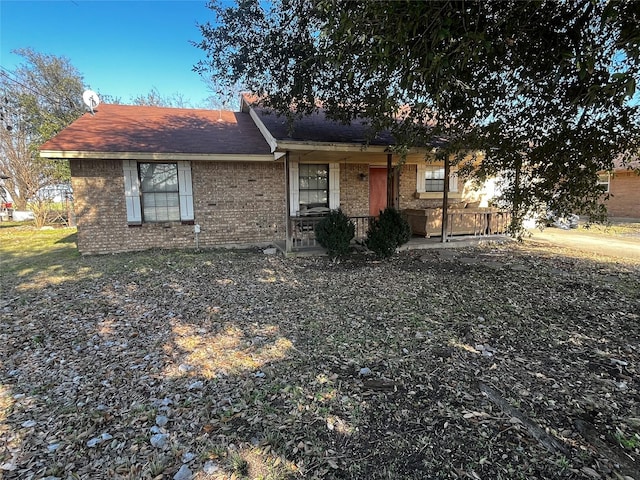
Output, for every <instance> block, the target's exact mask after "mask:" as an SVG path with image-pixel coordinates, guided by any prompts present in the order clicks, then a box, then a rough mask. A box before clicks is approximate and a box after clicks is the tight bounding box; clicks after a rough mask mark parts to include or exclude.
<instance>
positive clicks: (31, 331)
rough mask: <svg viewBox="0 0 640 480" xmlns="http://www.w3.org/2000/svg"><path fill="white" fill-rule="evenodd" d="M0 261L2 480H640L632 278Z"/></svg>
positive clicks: (478, 267) (580, 268)
mask: <svg viewBox="0 0 640 480" xmlns="http://www.w3.org/2000/svg"><path fill="white" fill-rule="evenodd" d="M60 245H63V247H60V248H64V243H62V244H60ZM25 248H26V247H25ZM7 251H8V250H7ZM3 262H4V263H3V270H5V272H11V276H10V277H11V278H9V281H7V277H8V275H4V274H3V277H4V278H3V279H2V282H3V286H2V297H1V298H0V315H1V320H0V478H4V479H14V478H15V479H32V478H33V479H36V478H38V479H39V478H49V479H54V478H60V479H71V478H81V479H107V478H109V479H111V478H122V479H124V478H129V479H153V478H156V479H160V478H164V479H174V478H175V479H189V478H193V479H206V478H212V479H222V478H251V479H253V478H262V479H296V478H305V479H311V478H329V479H332V478H335V479H364V478H367V479H382V478H391V479H424V478H433V479H464V478H470V479H478V478H481V479H517V478H523V479H556V478H567V479H578V478H589V479H595V478H603V479H604V478H612V479H618V478H635V479H636V480H638V479H640V475H637V472H638V471H640V467H639V466H640V411H639V410H638V408H639V405H640V396H639V389H640V379H639V377H638V374H639V373H640V366H639V365H640V264H637V263H635V264H634V263H631V262H627V263H624V262H620V261H617V262H616V261H613V260H611V259H598V258H595V257H591V258H588V257H578V256H575V255H574V254H573V253H572V252H571V251H568V250H559V249H555V250H554V249H549V248H546V249H545V248H543V247H540V246H535V245H530V244H526V243H525V244H524V245H519V244H516V243H509V244H489V245H484V246H478V247H477V248H464V249H456V250H452V249H442V250H424V251H412V252H405V253H402V254H399V255H397V256H396V257H394V258H393V259H391V260H390V261H385V262H376V261H374V259H373V258H371V257H368V256H357V257H353V258H351V259H348V260H345V261H343V262H341V263H332V262H331V261H330V260H329V259H327V258H326V257H312V258H282V257H280V256H267V255H263V254H262V253H261V252H258V251H255V252H238V251H205V252H201V253H195V252H164V251H162V252H161V251H153V252H145V253H136V254H123V255H113V256H100V257H87V258H80V257H77V256H75V255H67V254H64V253H63V252H62V251H59V252H58V253H57V254H55V255H48V256H43V257H42V258H41V261H40V268H38V269H33V268H29V267H28V265H26V264H24V258H23V256H22V255H21V254H18V253H16V252H10V253H9V254H7V256H6V257H5V259H4V260H3Z"/></svg>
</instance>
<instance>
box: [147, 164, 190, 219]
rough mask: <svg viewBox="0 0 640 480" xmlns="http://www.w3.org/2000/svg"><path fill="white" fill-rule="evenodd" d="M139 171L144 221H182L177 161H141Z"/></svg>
mask: <svg viewBox="0 0 640 480" xmlns="http://www.w3.org/2000/svg"><path fill="white" fill-rule="evenodd" d="M138 172H139V175H140V188H141V193H142V217H143V219H144V221H145V222H176V221H180V194H179V191H178V165H177V164H176V163H139V164H138Z"/></svg>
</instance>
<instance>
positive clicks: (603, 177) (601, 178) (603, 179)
mask: <svg viewBox="0 0 640 480" xmlns="http://www.w3.org/2000/svg"><path fill="white" fill-rule="evenodd" d="M610 180H611V175H610V174H609V173H602V174H600V175H598V185H603V186H604V191H605V193H609V182H610Z"/></svg>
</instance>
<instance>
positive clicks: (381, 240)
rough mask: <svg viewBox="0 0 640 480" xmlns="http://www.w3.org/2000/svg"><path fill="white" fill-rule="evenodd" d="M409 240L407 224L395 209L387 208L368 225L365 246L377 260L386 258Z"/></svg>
mask: <svg viewBox="0 0 640 480" xmlns="http://www.w3.org/2000/svg"><path fill="white" fill-rule="evenodd" d="M410 238H411V227H410V226H409V222H407V220H406V219H405V218H404V217H403V216H402V215H401V214H400V212H399V211H398V210H396V209H395V208H387V209H385V210H384V211H383V212H381V213H380V216H379V217H378V218H376V219H373V220H372V221H371V223H370V224H369V231H368V232H367V239H366V241H365V244H366V245H367V248H368V249H369V250H371V251H373V252H374V253H375V254H376V255H377V256H378V257H379V258H388V257H390V256H391V255H393V254H394V253H395V251H396V248H398V247H399V246H400V245H404V244H405V243H407V242H408V241H409V239H410Z"/></svg>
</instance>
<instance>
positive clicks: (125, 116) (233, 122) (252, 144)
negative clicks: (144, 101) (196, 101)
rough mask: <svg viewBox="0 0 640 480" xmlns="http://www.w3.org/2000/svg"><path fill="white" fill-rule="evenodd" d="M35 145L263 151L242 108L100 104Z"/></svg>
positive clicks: (263, 144) (263, 143)
mask: <svg viewBox="0 0 640 480" xmlns="http://www.w3.org/2000/svg"><path fill="white" fill-rule="evenodd" d="M40 149H41V150H45V151H83V152H136V153H185V154H236V155H237V154H240V155H242V154H245V155H269V154H270V148H269V145H268V144H267V142H266V141H265V139H264V137H263V136H262V134H261V133H260V131H259V130H258V128H257V127H256V125H255V123H254V122H253V120H252V119H251V117H250V115H249V114H247V113H242V112H230V111H217V110H197V109H184V108H165V107H147V106H134V105H111V104H101V105H100V106H99V107H98V108H97V109H95V115H92V114H90V113H86V114H84V115H83V116H82V117H80V118H79V119H78V120H76V121H75V122H74V123H72V124H71V125H69V126H68V127H67V128H65V129H64V130H62V132H60V133H59V134H58V135H56V136H55V137H54V138H52V139H51V140H49V141H47V142H46V143H45V144H44V145H42V147H40Z"/></svg>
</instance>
